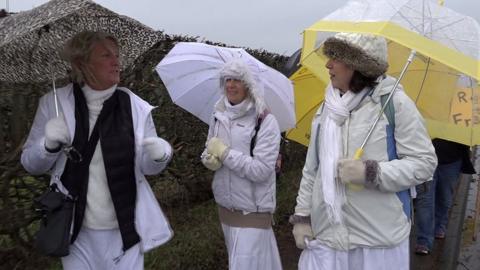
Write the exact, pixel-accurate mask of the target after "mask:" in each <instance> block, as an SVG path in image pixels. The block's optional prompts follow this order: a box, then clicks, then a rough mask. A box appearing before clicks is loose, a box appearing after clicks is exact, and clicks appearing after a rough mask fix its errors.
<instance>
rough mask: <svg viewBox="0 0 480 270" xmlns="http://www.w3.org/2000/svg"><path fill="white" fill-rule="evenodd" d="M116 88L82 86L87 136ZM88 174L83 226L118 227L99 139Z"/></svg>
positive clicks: (98, 228)
mask: <svg viewBox="0 0 480 270" xmlns="http://www.w3.org/2000/svg"><path fill="white" fill-rule="evenodd" d="M116 88H117V85H114V86H112V87H110V88H108V89H106V90H102V91H97V90H93V89H92V88H90V86H88V85H87V84H85V86H83V87H82V91H83V94H84V95H85V99H86V101H87V106H88V119H89V127H90V128H89V133H88V134H89V135H88V136H89V137H90V135H91V134H92V130H93V127H94V126H95V122H96V121H97V118H98V116H99V115H100V111H101V110H102V107H103V102H104V101H105V100H107V99H108V98H109V97H110V96H112V94H113V92H114V91H115V89H116ZM88 175H89V178H88V190H87V205H86V208H85V216H84V219H83V226H85V227H87V228H90V229H97V230H105V229H114V228H118V221H117V216H116V214H115V208H114V206H113V201H112V196H111V194H110V189H109V188H108V183H107V174H106V171H105V164H104V162H103V155H102V150H101V147H100V140H99V141H98V143H97V146H96V147H95V152H94V153H93V157H92V161H91V162H90V166H89V168H88Z"/></svg>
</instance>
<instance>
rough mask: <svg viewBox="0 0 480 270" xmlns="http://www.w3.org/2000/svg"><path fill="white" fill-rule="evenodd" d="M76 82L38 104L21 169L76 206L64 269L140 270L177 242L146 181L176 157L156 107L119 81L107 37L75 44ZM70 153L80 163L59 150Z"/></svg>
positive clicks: (71, 49) (87, 37)
mask: <svg viewBox="0 0 480 270" xmlns="http://www.w3.org/2000/svg"><path fill="white" fill-rule="evenodd" d="M63 55H64V57H65V59H66V60H67V61H68V62H70V64H71V68H72V74H71V75H72V76H71V77H72V83H70V84H68V85H67V86H65V87H62V88H60V89H58V90H57V91H56V92H57V95H58V107H59V111H60V115H58V116H57V115H56V112H55V107H56V105H55V97H54V94H53V92H49V93H47V94H46V95H45V96H43V97H42V98H41V99H40V102H39V106H38V109H37V113H36V115H35V119H34V122H33V125H32V128H31V130H30V134H29V136H28V139H27V141H26V143H25V145H24V148H23V153H22V157H21V162H22V164H23V166H24V168H25V169H26V170H27V171H28V172H30V173H32V174H43V173H46V172H49V173H50V174H51V184H55V185H56V186H57V187H58V188H59V190H60V191H61V192H63V193H64V194H68V195H69V196H71V197H73V198H74V199H75V206H74V214H73V222H72V230H71V238H70V243H71V244H70V247H69V253H70V254H69V255H68V256H65V257H62V265H63V268H64V269H125V270H127V269H129V270H130V269H143V254H144V253H145V252H147V251H149V250H151V249H153V248H155V247H157V246H159V245H161V244H163V243H165V242H166V241H168V240H169V239H170V238H171V237H172V231H171V229H170V226H169V224H168V221H167V220H166V218H165V216H164V214H163V212H162V210H161V209H160V206H159V205H158V202H157V200H156V198H155V196H154V194H153V192H152V190H151V188H150V186H149V184H148V182H147V181H146V179H145V176H144V175H146V174H148V175H152V174H157V173H159V172H160V171H162V170H163V169H164V168H165V167H166V165H167V164H168V162H169V161H170V159H171V157H172V148H171V146H170V145H169V143H168V142H167V141H165V140H163V139H161V138H159V137H158V136H157V133H156V131H155V126H154V123H153V119H152V115H151V110H152V109H153V108H154V107H152V106H151V105H149V104H148V103H147V102H145V101H144V100H142V99H141V98H140V97H138V96H137V95H135V94H134V93H133V92H132V91H130V90H129V89H127V88H124V87H118V83H119V82H120V62H119V61H120V60H119V44H118V42H117V40H116V38H115V37H113V36H112V35H109V34H106V33H102V32H92V31H85V32H81V33H78V34H77V35H75V36H74V37H73V38H72V39H70V40H69V41H68V42H67V43H66V45H65V48H64V51H63ZM65 146H73V147H74V148H75V149H76V150H77V151H78V153H79V154H80V155H79V156H81V159H79V158H78V157H77V159H70V158H67V156H66V155H65V154H64V151H62V149H63V148H64V147H65Z"/></svg>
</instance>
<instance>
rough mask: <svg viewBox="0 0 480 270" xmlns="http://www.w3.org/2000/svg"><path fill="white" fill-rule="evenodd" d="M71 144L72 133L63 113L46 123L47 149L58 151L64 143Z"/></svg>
mask: <svg viewBox="0 0 480 270" xmlns="http://www.w3.org/2000/svg"><path fill="white" fill-rule="evenodd" d="M67 144H70V134H69V133H68V128H67V124H66V123H65V120H64V119H63V115H62V114H60V115H59V116H58V117H55V118H52V119H50V120H48V122H47V124H46V125H45V149H47V150H48V151H51V152H52V151H53V152H58V151H60V147H61V146H62V145H67Z"/></svg>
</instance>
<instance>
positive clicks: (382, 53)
mask: <svg viewBox="0 0 480 270" xmlns="http://www.w3.org/2000/svg"><path fill="white" fill-rule="evenodd" d="M323 54H325V56H327V57H328V58H330V59H336V60H340V61H342V62H344V63H345V64H347V65H348V66H349V67H351V68H353V69H354V70H356V71H358V72H360V73H361V74H362V75H364V76H366V77H369V78H377V77H378V76H380V75H382V74H384V73H385V72H386V71H387V69H388V62H387V42H386V40H385V39H384V38H383V37H379V36H375V35H369V34H357V33H338V34H336V35H335V36H333V37H330V38H328V39H327V40H326V41H325V42H324V44H323Z"/></svg>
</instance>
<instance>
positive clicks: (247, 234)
mask: <svg viewBox="0 0 480 270" xmlns="http://www.w3.org/2000/svg"><path fill="white" fill-rule="evenodd" d="M222 229H223V235H224V236H225V243H226V246H227V250H228V269H230V270H281V269H282V263H281V261H280V254H279V253H278V248H277V241H276V240H275V235H274V234H273V230H272V228H270V229H256V228H238V227H230V226H228V225H225V224H222Z"/></svg>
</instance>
